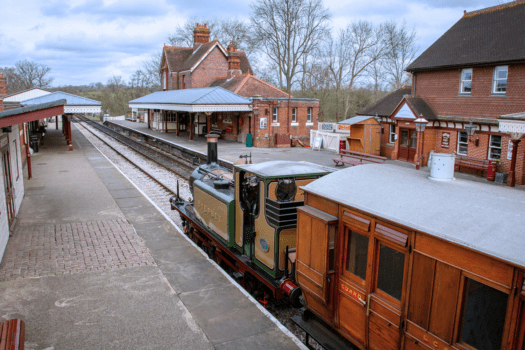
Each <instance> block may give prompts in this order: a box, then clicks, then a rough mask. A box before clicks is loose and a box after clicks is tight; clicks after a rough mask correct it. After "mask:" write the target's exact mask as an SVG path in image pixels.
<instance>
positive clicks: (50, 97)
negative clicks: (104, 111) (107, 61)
mask: <svg viewBox="0 0 525 350" xmlns="http://www.w3.org/2000/svg"><path fill="white" fill-rule="evenodd" d="M60 99H64V100H66V101H67V102H66V104H67V105H69V106H101V105H102V103H101V102H99V101H95V100H92V99H90V98H86V97H81V96H77V95H72V94H68V93H67V92H62V91H56V92H53V93H50V94H47V95H43V96H39V97H34V98H30V99H28V100H24V101H21V102H20V103H21V104H22V105H35V104H41V103H46V102H51V101H56V100H60Z"/></svg>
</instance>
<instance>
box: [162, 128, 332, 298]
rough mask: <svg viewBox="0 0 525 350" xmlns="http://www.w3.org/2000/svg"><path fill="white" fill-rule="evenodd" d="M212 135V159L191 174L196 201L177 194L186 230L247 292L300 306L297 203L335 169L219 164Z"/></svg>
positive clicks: (288, 164)
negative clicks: (315, 182)
mask: <svg viewBox="0 0 525 350" xmlns="http://www.w3.org/2000/svg"><path fill="white" fill-rule="evenodd" d="M207 137H208V162H207V164H205V165H202V166H200V167H198V168H197V169H196V170H195V171H194V172H193V174H192V175H191V178H190V188H191V192H192V194H193V201H192V202H186V201H183V200H181V199H180V197H179V196H178V195H177V196H176V197H172V198H171V199H170V202H171V208H172V210H177V211H178V212H179V213H180V215H181V217H182V220H183V226H184V231H185V232H186V234H188V235H189V236H190V237H191V238H192V239H193V240H194V241H195V242H197V243H198V244H199V245H200V246H201V247H202V248H203V249H204V250H205V251H206V252H207V253H208V255H209V256H210V258H212V259H214V260H215V261H216V262H218V263H220V264H222V265H225V266H228V267H229V268H230V269H231V270H233V271H234V273H233V275H234V277H236V279H237V280H238V281H239V283H240V284H241V285H243V286H244V287H245V288H246V289H247V290H248V291H250V292H255V293H258V294H260V295H259V296H260V297H262V298H263V300H264V299H266V298H269V297H273V298H275V299H283V298H286V297H289V298H290V300H291V303H292V305H294V306H297V307H299V306H300V305H301V304H300V298H301V291H300V289H299V287H297V286H296V284H295V278H294V275H295V248H296V227H297V207H299V206H302V205H303V204H304V198H303V196H304V193H303V191H302V189H301V186H305V185H307V184H308V183H310V182H311V181H313V180H315V179H317V178H319V177H321V176H323V175H326V174H328V173H330V172H332V171H333V169H331V168H328V167H324V166H320V165H316V164H312V163H308V162H289V161H270V162H264V163H261V164H240V165H235V166H234V168H233V172H232V171H231V170H229V169H226V168H224V167H222V166H220V165H219V164H218V163H217V136H216V135H207Z"/></svg>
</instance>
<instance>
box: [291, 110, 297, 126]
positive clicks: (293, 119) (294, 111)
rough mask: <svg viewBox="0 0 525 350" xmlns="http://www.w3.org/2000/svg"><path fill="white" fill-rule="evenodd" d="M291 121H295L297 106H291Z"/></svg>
mask: <svg viewBox="0 0 525 350" xmlns="http://www.w3.org/2000/svg"><path fill="white" fill-rule="evenodd" d="M292 123H297V107H292Z"/></svg>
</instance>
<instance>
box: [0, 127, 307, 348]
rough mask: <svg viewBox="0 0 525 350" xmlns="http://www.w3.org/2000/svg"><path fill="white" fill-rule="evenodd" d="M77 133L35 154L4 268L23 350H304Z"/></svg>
mask: <svg viewBox="0 0 525 350" xmlns="http://www.w3.org/2000/svg"><path fill="white" fill-rule="evenodd" d="M72 128H73V131H72V133H73V151H66V141H65V139H64V136H63V135H62V133H61V131H59V130H53V127H52V126H50V127H49V128H48V131H47V133H46V140H45V145H44V146H43V147H41V148H40V151H39V152H38V153H35V154H34V155H33V156H32V165H33V179H31V180H25V182H24V187H25V197H24V199H23V202H22V206H21V208H20V211H19V213H18V216H17V217H18V221H17V223H16V226H15V229H14V231H13V233H12V236H11V237H10V238H9V242H8V246H7V249H6V252H5V254H4V256H3V259H2V262H1V263H0V321H3V320H4V319H12V318H21V319H22V320H24V322H25V324H26V336H25V347H26V349H139V348H140V349H265V350H267V349H297V348H304V346H302V345H301V344H300V343H299V342H298V340H296V339H295V338H292V337H290V335H289V333H288V331H286V330H285V329H284V328H282V326H280V325H279V324H278V323H276V322H274V319H272V317H271V315H269V314H268V313H266V312H265V310H263V309H262V308H261V307H260V305H257V304H256V302H254V300H253V299H251V297H249V296H248V295H247V294H246V293H245V292H244V291H241V290H240V289H239V288H238V287H237V286H236V285H235V284H234V283H233V282H232V280H231V279H229V277H227V276H226V275H225V274H224V273H223V272H222V271H220V270H219V269H218V268H217V267H216V266H215V265H214V264H213V263H212V262H211V261H210V260H209V259H208V258H206V257H205V256H204V254H203V253H202V252H201V251H200V250H198V249H197V248H196V247H194V246H193V244H192V243H191V242H190V241H189V240H187V239H186V237H185V236H183V235H182V234H181V233H180V232H179V231H178V230H177V229H176V228H175V227H174V225H172V223H171V222H170V221H169V220H168V219H167V218H166V217H165V216H164V215H163V214H161V212H160V211H159V210H158V209H157V208H156V207H155V206H154V205H153V204H152V203H151V202H150V201H148V199H147V198H145V197H144V195H143V194H142V193H141V192H140V191H139V190H138V189H137V188H136V187H135V186H134V185H133V184H132V183H131V182H130V181H129V180H128V179H127V178H126V177H125V176H124V175H123V174H122V173H120V172H119V171H118V169H116V168H115V167H114V166H113V164H112V163H111V162H109V161H108V160H107V159H106V158H105V157H104V156H103V155H102V154H101V153H100V152H99V151H98V150H97V149H96V148H95V147H94V146H93V145H92V144H91V143H90V142H89V141H88V140H87V139H86V138H85V137H84V136H83V135H82V134H81V133H80V132H79V131H78V130H76V128H75V126H74V125H73V127H72ZM25 178H27V176H25ZM166 200H168V199H166Z"/></svg>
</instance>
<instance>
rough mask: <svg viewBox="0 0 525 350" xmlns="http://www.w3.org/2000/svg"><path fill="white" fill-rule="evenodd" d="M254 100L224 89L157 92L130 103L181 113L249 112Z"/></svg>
mask: <svg viewBox="0 0 525 350" xmlns="http://www.w3.org/2000/svg"><path fill="white" fill-rule="evenodd" d="M251 104H252V100H251V99H249V98H246V97H242V96H239V95H237V94H236V93H233V92H231V91H228V90H226V89H224V88H222V87H219V86H217V87H206V88H199V89H184V90H169V91H157V92H154V93H152V94H149V95H146V96H143V97H140V98H137V99H135V100H131V101H129V107H130V108H134V109H136V108H144V109H160V110H168V111H180V112H190V113H196V112H249V111H251V110H252V106H251Z"/></svg>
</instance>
